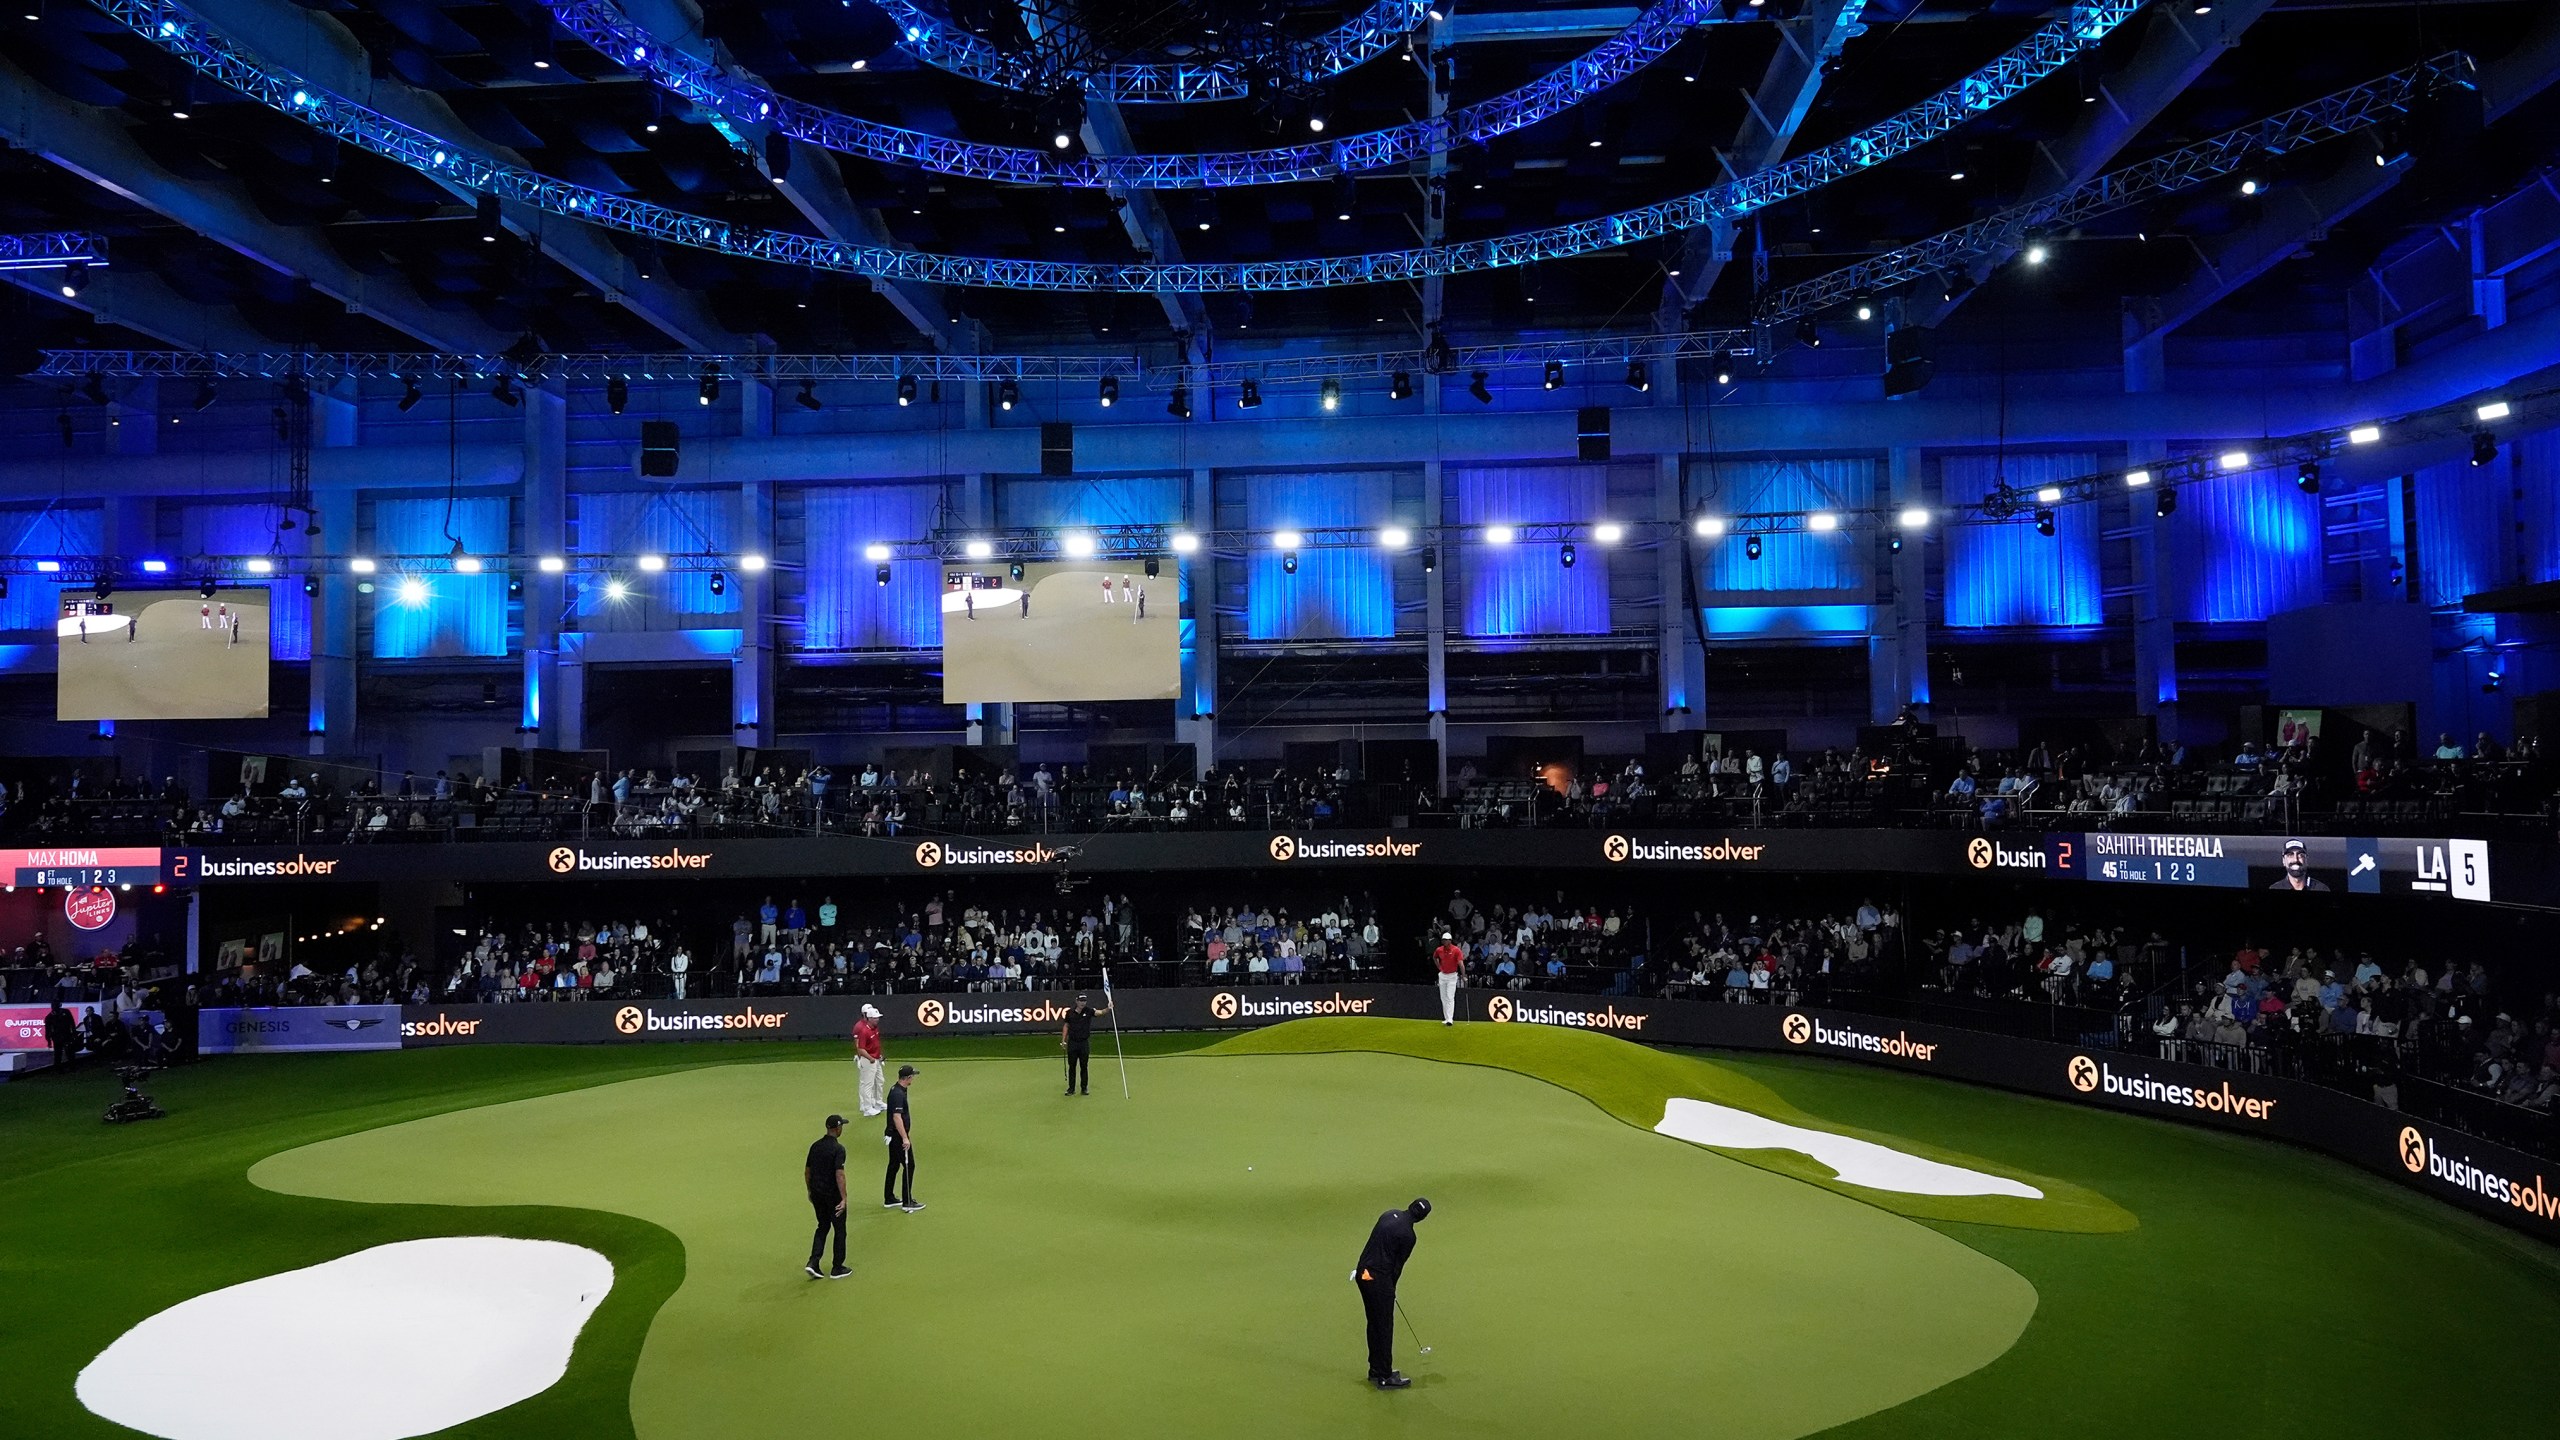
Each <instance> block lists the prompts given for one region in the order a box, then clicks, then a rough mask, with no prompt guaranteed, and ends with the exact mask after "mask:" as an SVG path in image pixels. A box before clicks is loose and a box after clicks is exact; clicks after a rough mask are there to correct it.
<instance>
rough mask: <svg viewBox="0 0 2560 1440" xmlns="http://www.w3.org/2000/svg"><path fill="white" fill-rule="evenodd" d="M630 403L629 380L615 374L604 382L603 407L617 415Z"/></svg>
mask: <svg viewBox="0 0 2560 1440" xmlns="http://www.w3.org/2000/svg"><path fill="white" fill-rule="evenodd" d="M630 403H631V382H630V381H628V380H625V379H623V378H622V377H621V376H619V375H616V376H614V377H612V378H611V379H609V380H607V381H605V382H604V408H606V409H607V410H610V411H612V412H613V413H614V414H616V415H619V414H621V413H622V407H624V406H625V405H628V404H630Z"/></svg>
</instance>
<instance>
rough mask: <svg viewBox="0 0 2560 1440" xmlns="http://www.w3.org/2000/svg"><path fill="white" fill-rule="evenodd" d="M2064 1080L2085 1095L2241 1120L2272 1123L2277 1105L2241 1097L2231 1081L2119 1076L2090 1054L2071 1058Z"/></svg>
mask: <svg viewBox="0 0 2560 1440" xmlns="http://www.w3.org/2000/svg"><path fill="white" fill-rule="evenodd" d="M2062 1078H2063V1079H2065V1080H2067V1081H2069V1082H2070V1084H2071V1088H2072V1089H2074V1090H2077V1091H2079V1092H2080V1093H2081V1094H2083V1095H2100V1096H2105V1097H2107V1098H2110V1099H2118V1100H2139V1101H2142V1102H2144V1103H2146V1104H2151V1105H2166V1106H2169V1107H2171V1108H2172V1109H2178V1110H2204V1111H2208V1112H2210V1113H2212V1114H2215V1115H2228V1116H2231V1117H2232V1118H2234V1119H2238V1120H2273V1119H2274V1118H2275V1114H2276V1104H2277V1102H2275V1101H2273V1100H2266V1099H2261V1098H2260V1097H2258V1096H2255V1095H2245V1094H2242V1093H2241V1092H2240V1091H2238V1090H2235V1089H2233V1088H2232V1086H2231V1082H2230V1081H2228V1080H2225V1081H2223V1082H2222V1083H2221V1084H2219V1085H2216V1086H2214V1087H2213V1088H2212V1089H2209V1090H2208V1089H2205V1088H2204V1087H2202V1086H2197V1085H2181V1084H2178V1083H2177V1082H2175V1081H2172V1080H2155V1079H2153V1078H2152V1077H2150V1076H2148V1075H2143V1074H2121V1075H2120V1074H2118V1073H2116V1068H2115V1067H2114V1066H2112V1065H2110V1064H2108V1063H2107V1062H2106V1061H2104V1060H2098V1059H2094V1058H2092V1057H2090V1056H2087V1055H2074V1056H2072V1057H2071V1059H2070V1060H2069V1062H2068V1063H2066V1064H2065V1065H2064V1066H2063V1067H2062Z"/></svg>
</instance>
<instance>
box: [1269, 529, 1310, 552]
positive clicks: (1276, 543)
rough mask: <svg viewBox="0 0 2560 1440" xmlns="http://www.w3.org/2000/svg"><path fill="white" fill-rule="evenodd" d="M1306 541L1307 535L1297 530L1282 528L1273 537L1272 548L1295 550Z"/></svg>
mask: <svg viewBox="0 0 2560 1440" xmlns="http://www.w3.org/2000/svg"><path fill="white" fill-rule="evenodd" d="M1306 543H1307V537H1306V536H1304V535H1301V534H1299V533H1298V532H1297V531H1295V530H1282V531H1280V532H1278V533H1277V534H1274V535H1273V536H1272V537H1271V548H1272V549H1274V550H1295V549H1297V548H1298V547H1299V546H1301V545H1304V544H1306Z"/></svg>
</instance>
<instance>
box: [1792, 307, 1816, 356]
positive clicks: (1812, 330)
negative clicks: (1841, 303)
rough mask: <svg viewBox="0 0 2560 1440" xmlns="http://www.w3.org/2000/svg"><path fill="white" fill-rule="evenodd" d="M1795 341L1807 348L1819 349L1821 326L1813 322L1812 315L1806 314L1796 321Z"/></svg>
mask: <svg viewBox="0 0 2560 1440" xmlns="http://www.w3.org/2000/svg"><path fill="white" fill-rule="evenodd" d="M1796 341H1797V343H1798V344H1801V345H1803V346H1804V347H1805V348H1806V349H1808V350H1819V349H1821V348H1822V327H1821V326H1819V325H1816V324H1814V323H1813V317H1811V316H1809V315H1808V316H1806V317H1805V318H1804V319H1802V320H1799V321H1797V322H1796Z"/></svg>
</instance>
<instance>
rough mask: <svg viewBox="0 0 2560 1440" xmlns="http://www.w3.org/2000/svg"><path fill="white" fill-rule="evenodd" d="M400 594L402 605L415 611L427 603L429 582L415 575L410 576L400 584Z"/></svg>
mask: <svg viewBox="0 0 2560 1440" xmlns="http://www.w3.org/2000/svg"><path fill="white" fill-rule="evenodd" d="M399 593H400V603H401V604H403V605H406V606H408V607H410V608H411V609H413V610H414V609H416V608H417V607H418V606H421V605H424V604H426V603H427V582H426V581H424V580H421V579H419V578H417V577H416V576H414V575H413V576H410V577H409V578H408V579H406V580H403V581H401V582H400V592H399Z"/></svg>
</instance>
